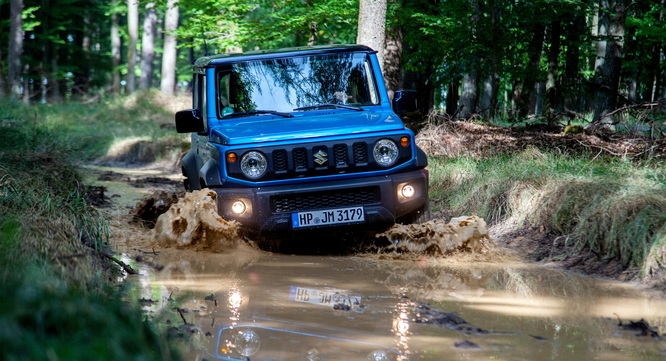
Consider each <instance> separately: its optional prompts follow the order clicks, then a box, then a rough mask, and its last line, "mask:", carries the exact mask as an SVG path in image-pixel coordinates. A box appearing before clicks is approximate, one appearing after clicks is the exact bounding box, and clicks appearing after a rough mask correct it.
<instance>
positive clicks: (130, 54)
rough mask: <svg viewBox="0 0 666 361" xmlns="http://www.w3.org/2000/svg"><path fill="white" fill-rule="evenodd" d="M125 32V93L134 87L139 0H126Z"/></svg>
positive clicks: (130, 91)
mask: <svg viewBox="0 0 666 361" xmlns="http://www.w3.org/2000/svg"><path fill="white" fill-rule="evenodd" d="M127 33H128V35H129V44H128V45H127V88H126V91H127V93H128V94H129V93H132V92H134V89H135V88H136V76H135V73H134V67H135V66H136V49H137V44H138V41H139V0H128V1H127Z"/></svg>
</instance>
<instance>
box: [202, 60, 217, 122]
mask: <svg viewBox="0 0 666 361" xmlns="http://www.w3.org/2000/svg"><path fill="white" fill-rule="evenodd" d="M215 99H217V95H216V94H215V68H206V104H205V105H204V106H205V107H206V122H207V123H208V124H210V123H211V122H217V104H216V103H217V102H216V101H215ZM208 129H210V127H208Z"/></svg>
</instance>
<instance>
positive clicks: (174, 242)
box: [154, 189, 241, 252]
mask: <svg viewBox="0 0 666 361" xmlns="http://www.w3.org/2000/svg"><path fill="white" fill-rule="evenodd" d="M216 198H217V194H216V193H215V192H213V191H211V190H210V189H202V190H200V191H195V192H191V193H186V194H185V196H184V197H182V198H180V199H179V200H178V203H175V204H173V205H172V206H171V207H170V208H169V210H168V211H167V212H166V213H164V214H162V215H160V216H159V218H157V222H156V223H155V233H154V239H155V240H156V241H157V242H158V243H159V245H160V246H162V247H175V248H190V249H195V250H206V251H212V252H224V251H227V250H230V249H234V248H236V246H237V245H238V243H239V242H240V240H241V237H240V235H239V229H240V223H238V222H236V221H226V220H224V219H223V218H222V217H220V216H219V215H218V214H217V202H216V201H215V199H216Z"/></svg>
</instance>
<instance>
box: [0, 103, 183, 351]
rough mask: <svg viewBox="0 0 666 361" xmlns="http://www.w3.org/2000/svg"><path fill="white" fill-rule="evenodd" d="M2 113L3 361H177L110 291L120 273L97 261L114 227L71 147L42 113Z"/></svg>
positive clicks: (12, 107) (12, 108) (5, 109)
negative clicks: (93, 200) (93, 199)
mask: <svg viewBox="0 0 666 361" xmlns="http://www.w3.org/2000/svg"><path fill="white" fill-rule="evenodd" d="M28 109H31V110H32V111H28ZM48 110H49V111H50V112H53V109H48ZM0 111H1V112H2V113H3V115H4V117H3V118H4V119H3V120H2V122H1V123H0V214H2V217H1V218H0V292H2V294H3V297H2V298H0V348H1V349H2V350H3V351H2V352H3V359H5V360H45V359H61V360H64V359H67V360H87V359H89V358H90V357H91V355H95V356H94V357H95V358H96V359H100V360H118V359H136V360H139V359H141V360H172V359H177V358H178V357H177V355H176V354H175V352H174V350H173V349H171V348H170V347H169V346H165V345H166V343H165V342H164V341H163V340H162V339H161V338H160V337H158V336H157V334H156V333H155V332H153V331H152V330H151V328H150V326H149V325H148V324H147V323H145V322H144V321H143V316H142V314H141V311H140V310H139V309H138V308H134V307H132V306H128V305H127V304H126V303H125V302H124V301H122V300H121V299H120V298H119V293H118V292H119V290H118V289H116V288H114V287H111V286H110V283H108V281H109V280H113V279H115V277H117V276H118V275H117V274H116V272H117V271H114V270H115V268H112V267H109V266H108V265H106V266H105V263H104V259H103V258H101V257H100V258H97V257H95V256H93V255H94V254H95V253H96V252H98V251H103V250H104V248H105V247H107V245H106V244H105V241H106V240H107V237H108V229H107V227H106V221H105V220H104V219H103V218H102V217H101V215H99V214H97V212H96V211H95V210H94V209H93V208H92V207H90V204H89V202H88V200H87V197H86V188H85V186H84V185H83V184H82V182H81V177H80V174H79V172H78V169H77V168H76V167H75V166H74V165H72V164H71V163H69V162H68V161H65V159H67V158H69V157H71V154H70V153H69V149H70V146H69V145H68V144H64V143H60V141H61V140H62V139H63V138H62V137H60V136H57V135H56V134H55V133H56V132H57V131H59V130H58V128H49V126H48V124H47V122H46V121H44V119H43V118H42V117H41V115H40V114H39V112H40V111H45V113H47V114H48V113H49V111H46V109H35V108H27V107H25V106H20V105H18V104H13V103H4V102H3V103H0ZM51 114H53V113H51ZM70 137H71V135H70ZM72 139H74V138H68V140H72Z"/></svg>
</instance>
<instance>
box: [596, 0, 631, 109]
mask: <svg viewBox="0 0 666 361" xmlns="http://www.w3.org/2000/svg"><path fill="white" fill-rule="evenodd" d="M627 5H628V0H601V1H599V40H598V41H597V62H596V64H595V78H596V87H597V88H596V97H595V98H596V99H595V107H594V119H595V121H597V120H601V119H602V117H603V116H604V115H606V114H607V113H610V112H611V111H613V110H615V107H616V105H617V96H618V86H619V83H620V72H621V70H622V46H623V43H624V41H623V37H624V23H625V18H626V11H627Z"/></svg>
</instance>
